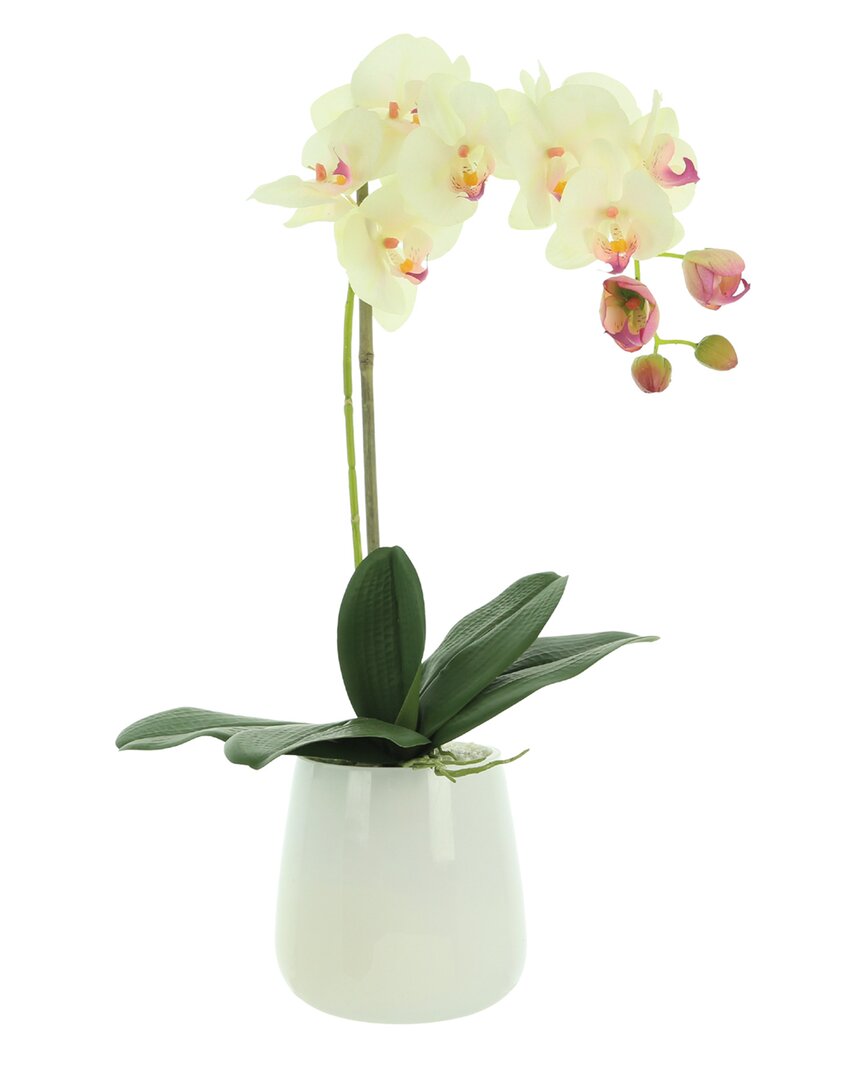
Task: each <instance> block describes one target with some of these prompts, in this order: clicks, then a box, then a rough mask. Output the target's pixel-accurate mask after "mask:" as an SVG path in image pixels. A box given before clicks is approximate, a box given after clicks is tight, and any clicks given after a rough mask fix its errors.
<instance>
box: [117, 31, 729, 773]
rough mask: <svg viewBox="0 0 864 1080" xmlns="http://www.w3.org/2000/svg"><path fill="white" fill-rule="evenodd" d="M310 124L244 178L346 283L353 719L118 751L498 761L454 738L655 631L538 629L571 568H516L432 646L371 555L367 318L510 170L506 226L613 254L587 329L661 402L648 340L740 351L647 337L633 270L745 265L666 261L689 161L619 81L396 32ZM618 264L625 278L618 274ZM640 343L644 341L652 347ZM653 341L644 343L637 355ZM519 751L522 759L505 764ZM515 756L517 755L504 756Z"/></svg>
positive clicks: (384, 563)
mask: <svg viewBox="0 0 864 1080" xmlns="http://www.w3.org/2000/svg"><path fill="white" fill-rule="evenodd" d="M311 112H312V122H313V125H314V127H315V129H316V130H315V133H314V134H313V135H312V136H311V138H309V139H308V141H307V142H306V145H305V146H304V148H303V150H302V152H301V162H302V164H303V166H304V167H305V168H306V169H307V170H308V172H307V173H306V175H305V176H298V175H291V176H285V177H282V178H281V179H278V180H275V181H273V182H272V183H267V184H264V185H262V186H261V187H259V188H258V189H257V190H256V191H255V192H254V193H253V196H252V198H254V199H256V200H257V201H258V202H262V203H270V204H274V205H277V206H281V207H288V208H290V209H291V210H293V214H292V215H291V217H290V219H289V220H288V221H287V222H286V225H287V226H289V227H290V228H294V227H297V226H299V225H305V224H308V223H311V222H324V223H330V224H332V226H333V231H334V236H335V242H336V254H337V258H338V260H339V263H340V264H341V266H342V267H343V269H344V271H345V273H346V275H347V278H348V294H347V299H346V303H345V310H344V324H343V325H344V334H343V355H342V371H343V389H344V403H343V408H344V416H345V432H346V453H347V459H348V476H349V483H348V496H349V510H350V522H351V537H352V547H353V554H354V564H355V571H354V574H353V576H352V577H351V579H350V581H349V583H348V587H347V590H346V592H345V596H344V599H343V601H342V606H341V609H340V613H339V620H338V632H337V644H338V651H339V661H340V666H341V670H342V677H343V681H344V683H345V689H346V691H347V695H348V698H349V701H350V703H351V706H352V708H353V710H354V714H355V715H354V717H353V718H351V719H348V720H345V721H343V722H340V723H328V724H309V723H297V722H281V721H274V720H262V719H257V718H254V717H246V716H236V715H233V714H226V713H221V712H213V711H210V710H205V709H195V708H180V709H172V710H169V711H167V712H162V713H157V714H156V715H154V716H150V717H147V718H146V719H144V720H140V721H138V722H137V723H135V724H132V725H131V726H130V727H128V728H126V729H125V730H124V731H123V732H121V734H120V735H119V736H118V739H117V745H118V746H119V747H120V748H121V749H137V750H154V749H162V748H165V747H170V746H177V745H179V744H181V743H184V742H188V741H189V740H190V739H194V738H197V737H199V736H203V735H208V736H212V737H215V738H217V739H221V740H222V741H223V742H224V743H225V752H226V755H227V756H228V758H229V760H231V761H233V762H236V763H240V764H245V765H249V766H251V767H253V768H260V767H262V766H263V765H266V764H268V763H269V762H270V761H273V760H274V759H275V758H277V757H280V756H282V755H285V754H302V755H304V756H307V757H315V758H323V759H326V760H329V761H334V762H340V763H344V764H362V765H374V766H408V767H430V768H434V769H435V771H436V772H438V773H439V774H440V775H444V776H447V777H448V778H449V779H455V777H456V776H458V775H462V774H464V773H468V772H476V771H479V770H482V769H484V768H488V767H491V766H492V765H494V764H499V763H500V762H499V761H498V760H489V761H486V760H485V757H484V755H483V754H482V753H481V754H480V755H479V757H478V756H476V748H472V747H471V746H470V745H469V747H468V748H467V749H466V748H464V747H462V748H461V749H460V746H459V744H455V743H453V740H457V739H459V738H460V737H461V736H463V735H465V734H466V733H468V732H470V731H472V730H473V729H474V728H476V727H477V726H478V725H480V724H482V723H484V722H485V721H486V720H488V719H489V718H491V717H493V716H495V715H496V714H497V713H499V712H501V711H503V710H504V709H507V708H509V707H510V706H511V705H514V704H516V703H517V702H518V701H521V700H522V699H523V698H524V697H526V696H528V695H529V694H532V693H533V692H534V691H535V690H538V689H540V688H542V687H544V686H548V685H550V684H552V683H555V682H560V681H562V680H565V679H569V678H572V677H574V676H575V675H578V674H580V673H581V672H582V671H584V670H585V669H586V668H588V667H589V666H591V665H592V664H594V663H596V662H597V661H598V660H600V659H602V658H603V657H604V656H606V655H608V654H609V653H610V652H613V651H614V650H615V649H618V648H619V647H620V646H622V645H625V644H629V643H633V642H638V641H653V640H656V639H655V638H653V637H640V636H638V635H635V634H628V633H622V632H617V631H612V632H604V633H594V634H577V635H567V636H559V637H542V636H540V634H541V631H542V629H543V627H544V626H545V624H546V622H547V620H548V619H549V617H550V616H551V614H552V612H553V611H554V609H555V607H556V606H557V604H558V602H559V600H560V599H561V595H562V593H563V590H564V586H565V584H566V578H563V577H560V576H559V575H557V574H553V573H541V574H534V575H530V576H529V577H524V578H520V579H519V580H518V581H516V582H515V583H514V584H512V585H511V586H509V588H507V589H505V590H504V591H503V592H502V593H501V594H500V595H498V596H497V597H495V598H494V599H493V600H491V601H490V602H489V603H487V604H485V605H484V606H483V607H481V608H478V609H477V610H476V611H473V612H471V613H470V614H469V615H467V616H466V617H465V618H463V619H462V620H460V621H459V622H457V623H456V625H455V626H454V627H453V628H452V629H451V630H450V632H449V633H448V634H447V635H446V637H445V638H444V640H443V642H442V643H441V644H440V645H439V646H438V648H437V649H435V650H434V651H433V652H432V653H431V654H430V655H429V656H428V657H427V658H426V659H424V658H423V653H424V649H425V606H424V598H423V591H422V588H421V585H420V580H419V578H418V576H417V572H416V570H415V569H414V567H413V565H412V564H411V561H410V559H409V558H408V556H407V555H406V554H405V552H404V551H402V549H401V548H399V547H383V548H382V547H381V546H380V543H379V524H378V490H377V470H376V455H375V413H374V392H373V370H374V359H373V320H374V321H377V322H378V323H379V325H380V326H382V327H383V328H384V329H386V330H391V331H392V330H395V329H397V328H398V327H399V326H401V325H402V324H403V323H404V322H405V320H406V319H407V318H408V317H409V315H410V314H411V311H412V308H413V306H414V303H415V300H416V298H417V295H418V290H419V289H420V287H421V286H423V291H424V292H426V291H428V289H429V285H428V284H427V280H428V277H429V263H430V262H431V260H433V259H436V258H440V257H442V256H444V255H446V254H448V253H449V252H450V250H451V249H452V248H453V247H454V245H455V244H456V242H457V240H458V238H459V234H460V231H461V229H462V227H463V225H465V224H466V222H468V220H469V219H470V218H471V217H472V216H473V215H474V214H475V213H477V211H478V207H479V204H480V202H481V201H482V198H483V195H484V193H485V191H486V188H487V185H488V184H489V183H490V181H496V182H497V181H498V180H505V181H512V182H515V184H516V185H517V191H516V195H515V199H514V202H513V207H512V210H511V212H510V219H509V221H510V225H511V226H512V227H513V228H515V229H544V228H545V229H551V230H552V231H551V235H550V237H549V241H548V244H547V247H546V255H547V258H548V259H549V261H550V262H551V263H552V264H553V265H554V266H556V267H560V268H561V269H565V270H569V269H576V268H579V267H584V266H588V265H590V264H591V263H594V262H598V261H599V262H600V263H603V264H606V265H607V266H608V267H609V271H610V275H611V276H609V277H608V278H606V279H605V280H604V282H603V289H602V297H601V303H600V321H601V324H602V327H603V330H604V331H605V332H606V334H607V335H608V336H609V337H610V338H611V339H612V341H614V342H615V344H616V345H617V346H618V347H619V348H620V349H622V350H623V351H625V352H628V353H638V354H639V355H637V356H636V357H635V359H634V360H633V362H632V367H631V372H632V376H633V379H634V381H635V382H636V384H637V386H638V387H639V388H640V389H641V390H643V391H644V392H646V393H657V392H661V391H664V390H666V389H667V387H668V386H669V383H670V380H671V375H672V366H671V364H670V362H669V360H668V359H667V358H666V357H665V355H662V354H661V352H660V349H661V347H664V348H665V346H668V345H683V346H686V347H689V348H691V349H692V350H693V352H694V354H695V357H696V359H697V360H698V361H700V362H701V363H702V364H703V365H705V366H706V367H709V368H712V369H714V370H715V371H728V370H730V369H731V368H733V367H735V365H736V364H737V356H736V353H735V350H734V348H733V347H732V345H731V343H730V342H729V341H728V339H727V338H725V337H723V336H721V335H719V334H709V335H708V336H706V337H703V338H702V339H701V340H699V341H691V340H688V339H684V338H677V337H675V338H661V337H660V336H659V333H658V330H659V326H660V310H659V306H658V303H657V300H656V299H655V297H654V294H653V292H652V291H651V290H650V289H649V288H648V286H647V285H646V284H645V282H644V281H643V280H642V264H643V263H644V262H645V261H647V260H650V259H653V258H674V259H678V260H680V261H681V264H682V267H683V273H684V284H685V286H686V288H687V290H688V292H689V293H690V295H691V296H693V298H694V299H695V300H696V301H697V302H698V303H699V304H700V305H701V306H702V307H703V308H705V309H708V310H711V311H716V310H718V309H720V308H722V307H725V306H727V305H729V304H731V303H734V302H735V301H737V300H739V299H741V297H742V296H744V295H745V293H746V292H747V291H748V290H749V288H750V286H749V284H748V283H747V282H746V281H745V280H744V279H743V276H742V275H743V272H744V262H743V260H742V259H741V257H740V256H739V255H737V254H736V253H735V252H733V251H728V250H725V249H716V248H705V249H701V250H693V251H687V252H684V253H677V252H674V251H671V250H668V249H670V248H672V247H675V246H677V245H678V244H680V242H681V240H682V238H683V235H684V233H683V229H682V228H681V225H680V224H679V222H678V219H677V217H676V214H678V213H679V212H680V211H682V210H683V209H685V208H686V206H687V205H688V203H689V202H690V200H691V199H692V198H693V194H694V192H695V188H696V184H697V183H698V182H699V174H698V172H697V166H696V155H695V154H694V152H693V150H692V149H691V147H690V146H689V144H688V143H686V142H684V141H683V140H682V139H681V138H680V136H679V133H678V122H677V119H676V117H675V113H674V112H673V111H672V110H671V109H669V108H666V107H664V106H661V99H660V95H659V94H657V93H655V94H654V97H653V101H652V103H651V108H650V109H649V110H648V111H647V112H643V111H642V110H640V108H639V106H638V105H637V103H636V101H635V99H634V97H633V96H632V95H631V93H630V92H629V91H628V90H627V89H626V87H624V86H622V85H621V84H620V83H618V82H616V81H615V80H613V79H610V78H608V77H606V76H605V75H599V74H577V75H571V76H569V77H568V78H565V79H564V81H563V82H562V84H561V85H560V86H558V87H557V88H555V89H553V88H552V84H551V82H550V79H549V76H548V75H547V74H546V72H545V71H544V70H543V68H542V66H541V67H540V69H539V75H538V77H537V78H534V77H532V76H531V75H529V74H528V73H527V72H523V73H522V75H521V90H514V89H504V90H499V91H497V92H496V91H495V90H494V89H493V88H492V87H490V86H487V85H485V84H483V83H480V82H475V81H473V80H472V79H471V78H470V71H469V67H468V64H467V62H466V61H465V59H464V58H463V57H459V58H458V59H456V60H450V58H449V57H448V56H447V54H446V53H445V52H444V50H443V49H441V48H440V46H438V45H437V44H435V42H433V41H430V40H429V39H427V38H415V37H412V36H410V35H408V34H402V35H399V36H397V37H393V38H390V39H389V40H388V41H385V42H384V43H383V44H382V45H379V46H378V47H377V48H375V49H373V50H372V52H371V53H370V54H369V55H368V56H367V57H366V58H365V59H364V60H363V61H362V62H361V63H360V64H359V66H358V67H357V69H356V70H355V72H354V74H353V76H352V78H351V81H350V83H348V84H346V85H344V86H339V87H337V88H335V89H334V90H331V91H329V92H328V93H325V94H324V95H323V96H321V97H320V98H318V100H317V101H315V102H314V103H313V105H312V109H311ZM631 264H632V276H631V274H629V273H628V274H625V271H628V270H630V268H631ZM355 298H357V299H359V339H360V341H359V371H360V386H361V398H362V420H363V425H362V426H363V479H364V492H365V517H366V545H367V554H366V557H365V558H364V557H363V546H362V538H361V528H360V523H361V516H360V507H359V495H358V479H357V465H356V448H355V438H354V407H353V375H354V372H353V344H352V338H353V329H354V308H355ZM652 344H653V348H651V346H652ZM649 348H650V349H651V351H643V350H647V349H649ZM518 756H521V755H518ZM510 760H512V759H510Z"/></svg>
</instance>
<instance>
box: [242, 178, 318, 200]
mask: <svg viewBox="0 0 864 1080" xmlns="http://www.w3.org/2000/svg"><path fill="white" fill-rule="evenodd" d="M249 198H250V199H255V200H256V202H261V203H269V204H270V205H271V206H317V205H319V204H321V203H328V202H331V201H332V199H333V195H332V193H331V192H329V191H322V190H321V189H320V188H318V187H316V185H315V182H314V181H311V182H310V181H308V180H301V178H300V177H299V176H283V177H282V178H281V180H274V181H273V182H272V183H270V184H262V185H261V187H259V188H256V189H255V190H254V191H253V192H252V194H251V195H250V196H249Z"/></svg>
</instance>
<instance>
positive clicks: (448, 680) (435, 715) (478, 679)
mask: <svg viewBox="0 0 864 1080" xmlns="http://www.w3.org/2000/svg"><path fill="white" fill-rule="evenodd" d="M544 576H545V575H536V576H535V578H534V580H533V582H532V583H531V586H530V588H524V587H522V588H520V589H519V590H518V593H517V595H518V596H519V597H520V598H521V600H522V602H521V603H519V604H515V605H514V604H510V605H505V604H501V605H500V606H499V608H498V609H497V614H496V615H494V616H491V617H488V616H487V618H486V619H484V620H477V622H476V623H474V624H473V625H474V629H473V630H472V631H465V632H463V631H460V633H459V634H458V635H456V634H455V633H454V631H455V630H457V627H454V629H453V630H452V631H451V632H450V634H449V635H448V637H451V635H452V639H451V640H453V641H458V640H460V639H461V640H462V641H463V642H464V643H463V644H462V645H458V644H454V645H453V646H452V647H451V649H450V657H449V659H447V661H446V662H445V663H444V664H443V665H442V666H440V667H438V669H437V671H436V672H435V674H434V675H433V676H432V678H431V679H429V681H428V682H427V683H426V686H425V687H424V688H423V689H422V690H421V692H420V730H421V731H423V732H424V733H425V734H426V735H433V734H435V732H437V731H438V729H439V728H440V727H441V726H442V725H443V724H446V723H447V721H448V720H449V719H450V718H451V717H452V716H455V715H456V713H458V712H459V710H460V709H461V708H462V707H463V706H464V705H467V704H468V702H469V701H472V700H473V699H474V698H475V697H476V696H477V694H478V693H479V692H480V691H481V690H482V689H483V688H484V687H486V686H488V685H489V683H490V682H492V680H493V679H494V678H496V677H497V676H498V675H500V674H501V673H502V672H503V671H506V669H507V668H508V666H509V665H510V664H512V663H513V662H514V661H515V660H516V659H517V658H518V657H519V656H521V655H522V653H524V652H525V650H526V649H527V648H528V646H529V645H531V644H533V642H534V641H535V640H536V638H537V635H538V634H539V633H540V631H541V630H542V629H543V627H544V626H545V625H546V622H547V621H548V619H549V616H550V615H551V614H552V612H553V611H554V610H555V608H556V606H557V604H558V601H559V600H560V599H561V594H562V593H563V592H564V586H565V585H566V584H567V578H565V577H558V576H557V575H554V574H553V575H551V577H552V580H551V581H547V582H546V583H545V584H544V583H543V581H542V580H541V579H542V578H543V577H544ZM528 580H529V579H525V578H523V579H522V581H523V582H525V581H528ZM520 585H521V583H520V582H518V581H517V582H516V583H515V584H514V585H512V586H511V589H510V590H508V592H509V591H511V590H517V587H518V586H520ZM506 595H507V593H502V594H501V596H500V597H498V598H497V601H502V600H503V598H504V597H505V596H506ZM495 603H496V601H493V604H495ZM490 607H491V605H487V611H488V609H489V608H490ZM502 609H503V610H507V614H506V615H504V616H503V617H501V614H500V613H501V611H502ZM481 610H482V609H481ZM474 614H475V615H476V614H477V612H475V613H474ZM471 618H472V616H469V617H468V619H471ZM467 622H468V620H467V619H466V620H463V624H462V625H463V626H465V624H466V623H467Z"/></svg>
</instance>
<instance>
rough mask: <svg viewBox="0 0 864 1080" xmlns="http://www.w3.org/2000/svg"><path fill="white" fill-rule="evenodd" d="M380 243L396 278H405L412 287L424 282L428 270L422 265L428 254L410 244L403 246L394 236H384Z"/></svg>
mask: <svg viewBox="0 0 864 1080" xmlns="http://www.w3.org/2000/svg"><path fill="white" fill-rule="evenodd" d="M381 243H382V244H383V245H384V248H385V250H386V252H387V261H388V262H389V263H390V269H391V271H392V272H393V274H395V276H396V277H401V278H405V279H406V280H407V281H410V282H411V283H412V284H413V285H419V284H420V283H421V282H423V281H425V280H426V276H427V275H428V273H429V268H428V267H427V266H424V265H423V264H424V262H425V261H426V256H427V255H428V254H429V252H428V251H426V250H423V249H421V248H420V247H416V246H414V247H412V246H411V244H408V245H407V246H405V245H403V243H402V241H401V240H400V239H398V238H397V237H395V236H385V237H384V238H383V240H382V241H381Z"/></svg>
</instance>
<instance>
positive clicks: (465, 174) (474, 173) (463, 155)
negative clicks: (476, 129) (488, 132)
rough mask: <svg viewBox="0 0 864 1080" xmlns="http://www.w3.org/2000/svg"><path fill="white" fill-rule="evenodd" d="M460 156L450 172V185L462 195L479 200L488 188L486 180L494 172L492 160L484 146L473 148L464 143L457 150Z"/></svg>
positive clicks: (475, 200)
mask: <svg viewBox="0 0 864 1080" xmlns="http://www.w3.org/2000/svg"><path fill="white" fill-rule="evenodd" d="M456 154H457V157H458V158H459V161H458V164H456V165H455V167H454V168H453V170H452V172H451V173H450V186H451V187H452V188H453V191H454V192H455V193H456V194H457V195H460V196H463V197H464V198H466V199H468V200H470V201H471V202H477V200H478V199H480V198H482V197H483V192H484V191H485V190H486V181H487V180H488V179H489V176H490V174H491V172H492V162H491V160H490V159H488V158H487V155H486V151H485V149H484V147H482V146H478V147H474V148H473V151H472V148H471V147H470V146H469V145H468V144H467V143H462V145H461V146H459V147H458V148H457V150H456Z"/></svg>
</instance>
